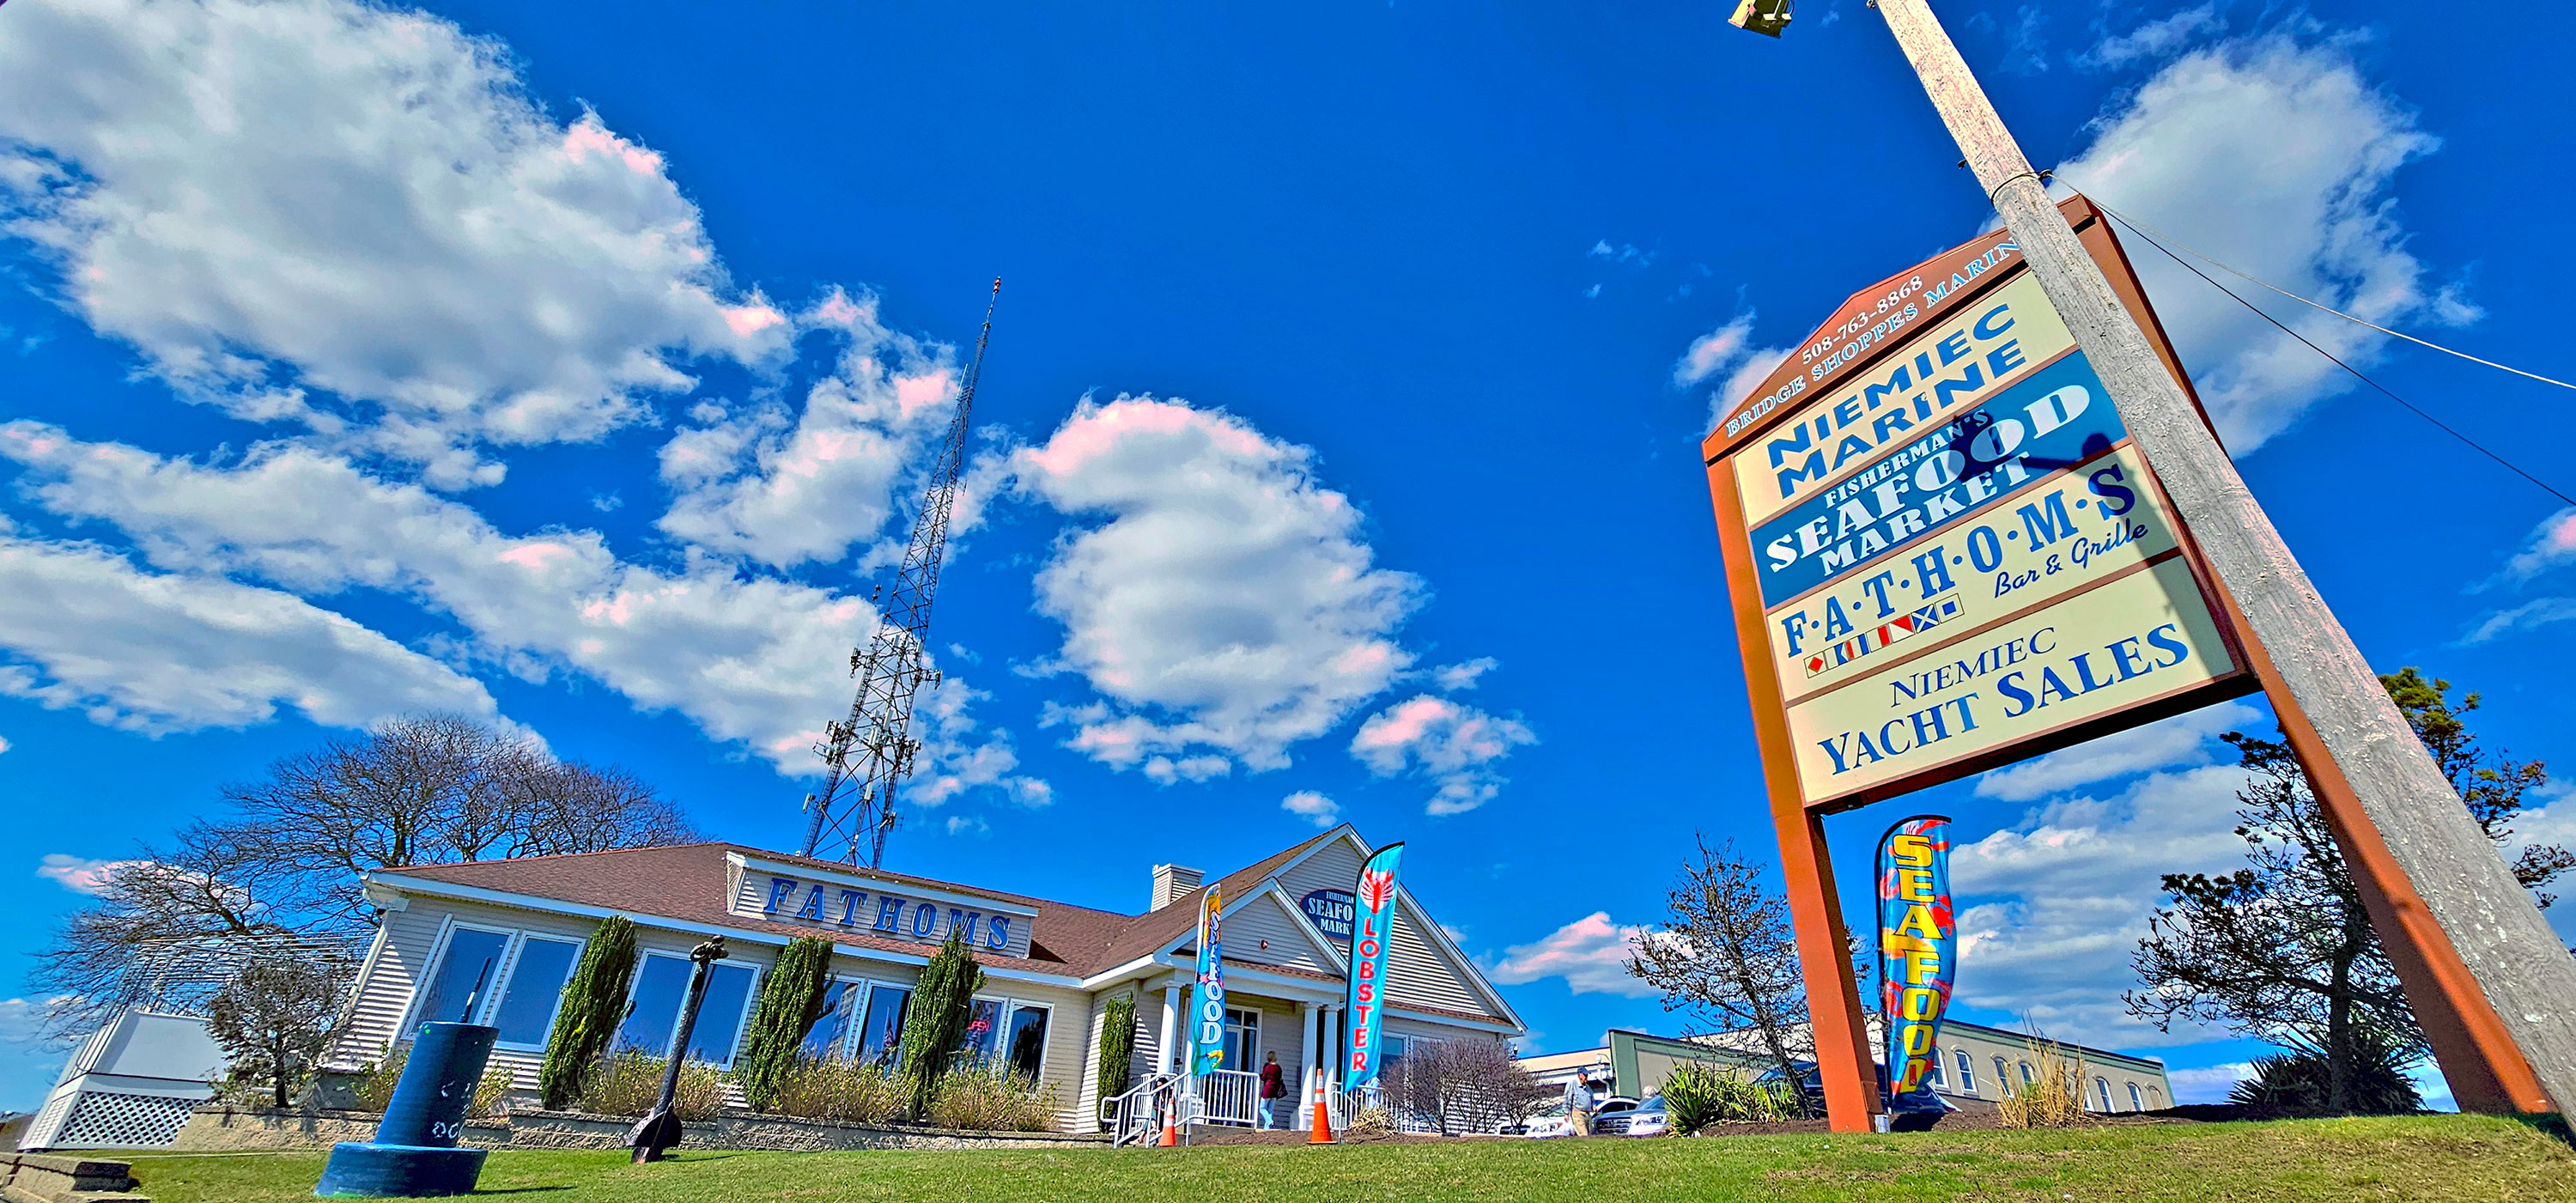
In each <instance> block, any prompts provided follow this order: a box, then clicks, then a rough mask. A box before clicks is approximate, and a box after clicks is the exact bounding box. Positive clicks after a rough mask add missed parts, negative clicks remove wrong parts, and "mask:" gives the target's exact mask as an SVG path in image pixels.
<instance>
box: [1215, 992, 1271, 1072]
mask: <svg viewBox="0 0 2576 1203" xmlns="http://www.w3.org/2000/svg"><path fill="white" fill-rule="evenodd" d="M1223 1047H1224V1049H1225V1060H1224V1061H1223V1062H1221V1063H1220V1064H1219V1065H1218V1066H1217V1068H1219V1069H1240V1070H1244V1071H1246V1072H1250V1071H1253V1070H1257V1069H1259V1068H1260V1066H1259V1065H1257V1064H1255V1061H1254V1059H1255V1058H1257V1057H1259V1056H1260V1055H1261V1012H1259V1011H1244V1010H1237V1009H1236V1008H1233V1007H1227V1008H1226V1009H1225V1044H1224V1046H1223Z"/></svg>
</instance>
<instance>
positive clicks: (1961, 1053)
mask: <svg viewBox="0 0 2576 1203" xmlns="http://www.w3.org/2000/svg"><path fill="white" fill-rule="evenodd" d="M1950 1059H1951V1060H1953V1061H1956V1062H1958V1063H1959V1090H1960V1092H1961V1093H1963V1094H1975V1093H1977V1057H1976V1054H1974V1053H1971V1052H1969V1051H1968V1050H1966V1049H1964V1048H1961V1047H1959V1046H1958V1045H1955V1044H1954V1045H1951V1046H1950Z"/></svg>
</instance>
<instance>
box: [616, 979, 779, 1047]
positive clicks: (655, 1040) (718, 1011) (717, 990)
mask: <svg viewBox="0 0 2576 1203" xmlns="http://www.w3.org/2000/svg"><path fill="white" fill-rule="evenodd" d="M689 973H690V965H689V958H687V957H681V956H672V955H670V954H668V953H659V952H653V953H646V954H644V964H643V965H642V966H641V967H639V968H637V969H636V971H635V989H634V993H633V994H632V996H631V998H632V1001H633V1006H632V1007H631V1009H629V1010H628V1011H627V1013H626V1022H625V1023H624V1024H622V1025H620V1026H619V1027H618V1029H617V1043H616V1048H617V1049H618V1050H619V1051H621V1052H623V1051H626V1050H630V1049H631V1050H637V1051H641V1052H643V1053H644V1054H645V1055H647V1056H653V1057H662V1056H668V1055H670V1051H671V1040H672V1037H673V1036H674V1034H675V1033H676V1032H677V1031H678V1028H679V1025H680V1003H681V1002H682V1000H684V999H685V998H686V997H687V996H688V991H689ZM752 976H753V974H752V968H751V966H749V965H745V964H741V963H739V962H730V961H718V962H716V963H715V965H714V966H712V967H711V970H710V972H709V973H708V974H707V993H706V997H705V999H704V1000H703V1001H701V1002H700V1003H699V1004H698V1022H697V1026H696V1027H694V1028H691V1029H690V1030H689V1047H688V1049H687V1050H686V1051H687V1055H688V1057H689V1059H690V1060H693V1061H705V1062H708V1063H710V1064H713V1065H715V1066H717V1067H719V1068H723V1067H728V1066H731V1065H732V1064H733V1046H734V1042H735V1041H736V1040H737V1039H739V1038H740V1037H741V1035H742V1015H743V1012H744V1010H746V1009H747V1008H749V1007H750V1005H751V980H752Z"/></svg>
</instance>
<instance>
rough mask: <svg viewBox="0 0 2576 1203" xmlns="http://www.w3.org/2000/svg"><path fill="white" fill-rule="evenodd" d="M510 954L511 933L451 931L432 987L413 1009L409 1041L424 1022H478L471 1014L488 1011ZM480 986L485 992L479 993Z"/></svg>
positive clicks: (432, 974)
mask: <svg viewBox="0 0 2576 1203" xmlns="http://www.w3.org/2000/svg"><path fill="white" fill-rule="evenodd" d="M509 951H510V933H508V932H505V931H487V930H485V929H483V928H479V927H464V926H458V927H452V928H449V929H448V932H447V943H446V946H445V947H444V948H442V949H440V950H439V956H438V963H437V965H436V966H435V967H433V968H432V969H431V970H430V973H429V985H428V987H427V988H425V989H423V990H422V991H421V994H420V1001H419V1003H418V1005H416V1006H414V1007H413V1008H412V1015H411V1023H410V1025H409V1026H408V1027H406V1028H405V1029H404V1031H403V1036H404V1037H405V1038H406V1039H408V1038H409V1037H411V1036H413V1035H415V1034H417V1033H418V1032H419V1031H420V1025H422V1024H424V1023H472V1022H474V1018H475V1017H474V1015H473V1014H472V1013H471V1012H472V1011H479V1010H482V1009H484V1005H485V1004H486V1003H488V1002H489V1001H490V998H491V987H492V983H493V981H494V980H495V979H496V978H498V977H499V976H500V973H501V965H502V959H503V957H504V956H505V955H506V954H507V953H508V952H509ZM477 987H480V988H481V990H482V993H480V994H477V993H476V989H477ZM469 1008H470V1009H469Z"/></svg>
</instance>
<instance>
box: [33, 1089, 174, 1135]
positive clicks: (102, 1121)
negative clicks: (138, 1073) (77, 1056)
mask: <svg viewBox="0 0 2576 1203" xmlns="http://www.w3.org/2000/svg"><path fill="white" fill-rule="evenodd" d="M78 1099H79V1101H78V1104H77V1105H76V1106H74V1107H73V1109H72V1118H71V1122H70V1123H67V1124H64V1125H63V1130H62V1133H61V1135H58V1136H56V1137H54V1138H53V1140H52V1141H51V1142H49V1147H52V1148H57V1149H157V1148H164V1147H166V1146H168V1145H169V1143H170V1142H171V1141H172V1140H174V1139H176V1138H177V1137H178V1135H179V1126H180V1125H181V1124H185V1123H187V1122H188V1115H189V1113H190V1112H193V1111H195V1110H196V1109H197V1103H198V1100H196V1099H174V1098H165V1097H161V1096H157V1095H148V1094H110V1093H108V1092H106V1091H92V1090H84V1091H82V1092H81V1093H80V1095H79V1096H78Z"/></svg>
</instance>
